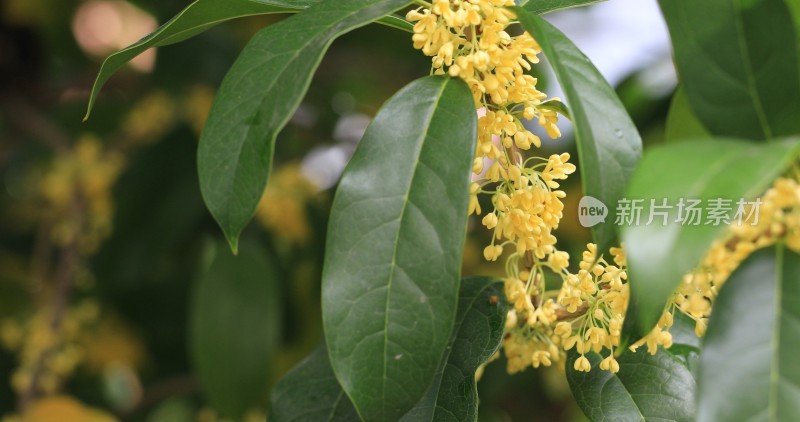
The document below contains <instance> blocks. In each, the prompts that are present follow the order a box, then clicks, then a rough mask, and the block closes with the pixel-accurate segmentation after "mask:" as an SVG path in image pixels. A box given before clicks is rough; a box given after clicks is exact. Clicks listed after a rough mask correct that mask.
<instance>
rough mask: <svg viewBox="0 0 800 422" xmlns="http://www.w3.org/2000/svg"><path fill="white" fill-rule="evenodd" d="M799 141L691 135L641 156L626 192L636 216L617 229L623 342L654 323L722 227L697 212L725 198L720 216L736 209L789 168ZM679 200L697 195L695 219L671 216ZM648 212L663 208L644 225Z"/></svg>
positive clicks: (675, 211) (628, 341)
mask: <svg viewBox="0 0 800 422" xmlns="http://www.w3.org/2000/svg"><path fill="white" fill-rule="evenodd" d="M797 144H798V143H797V140H796V139H793V140H786V141H781V142H775V143H770V144H763V145H762V144H752V143H748V142H744V141H733V140H706V141H692V140H689V141H686V142H681V143H677V144H671V145H665V146H662V147H658V148H654V149H652V150H650V151H649V152H648V154H646V155H645V157H644V159H643V160H642V162H641V164H640V165H639V167H638V168H637V170H636V173H635V174H634V177H633V178H632V179H631V182H630V185H629V187H628V192H627V199H629V200H634V199H636V200H642V202H641V203H638V204H637V208H638V209H640V211H639V214H640V219H639V221H638V224H637V223H636V222H635V221H633V224H630V223H631V221H630V220H629V221H626V222H625V223H626V224H625V225H622V227H621V230H622V241H623V243H624V244H625V249H626V253H627V257H628V277H629V278H628V279H629V280H630V288H631V290H630V292H631V293H630V294H631V300H630V303H629V305H628V311H627V315H626V317H625V324H624V325H623V329H622V347H624V346H625V345H627V344H630V342H632V341H635V340H637V339H639V338H641V337H643V336H644V335H646V334H647V333H648V332H649V331H650V329H651V328H652V327H654V326H655V324H656V322H657V321H658V318H659V317H660V316H661V313H662V310H663V308H664V305H665V304H666V303H667V300H668V299H669V297H670V296H671V295H672V292H673V291H674V290H675V288H676V287H677V286H678V283H680V280H681V277H682V276H683V275H684V274H685V273H687V272H689V271H690V270H691V269H692V268H694V267H695V266H696V265H697V264H698V263H699V262H700V260H701V259H702V257H703V255H704V254H705V252H706V250H707V249H708V247H709V246H710V245H711V243H712V241H713V240H714V239H715V238H716V237H717V236H718V235H719V234H720V233H721V231H722V230H723V229H724V228H725V224H714V221H713V220H711V221H710V220H709V219H708V215H707V214H706V213H705V212H704V211H702V210H703V209H705V208H707V207H711V205H710V204H709V202H708V201H709V200H712V199H717V198H721V199H724V200H730V201H731V203H730V204H728V208H729V209H730V211H728V212H726V213H724V214H725V215H727V216H729V217H730V216H732V215H734V213H735V211H736V209H737V206H736V203H737V202H738V201H739V200H740V199H752V198H754V197H756V196H758V195H760V194H761V193H762V192H763V191H764V190H765V189H766V188H767V187H768V186H769V185H770V184H771V183H772V181H773V180H774V179H775V178H776V177H777V176H778V175H780V174H781V173H782V172H783V171H784V170H785V169H786V168H787V167H788V166H789V164H790V163H791V162H792V160H793V159H795V157H796V156H797V151H798V148H797ZM681 199H683V200H684V203H685V204H688V201H689V200H700V201H701V203H700V204H698V205H697V207H696V208H698V209H700V210H701V216H700V221H699V224H689V223H688V221H687V223H686V224H683V223H681V222H676V220H677V219H678V210H679V207H678V204H679V203H680V200H681ZM664 201H666V205H667V207H669V208H663V209H653V208H652V207H651V206H652V205H653V202H655V205H656V206H661V205H664ZM629 205H630V204H629ZM630 209H631V210H632V209H633V207H632V205H631V207H630ZM653 210H654V211H657V212H658V213H662V212H667V213H668V214H667V215H666V217H664V216H662V215H660V214H658V213H656V214H652V216H653V217H654V218H653V220H652V221H651V222H650V224H647V222H648V220H650V218H649V217H650V216H651V211H653ZM627 214H628V215H627V216H626V217H630V216H633V215H634V213H633V212H628V213H627ZM684 214H685V215H684V216H686V213H684ZM632 220H635V219H632ZM689 221H691V220H689ZM665 222H666V224H665ZM718 222H719V221H718ZM620 223H622V221H620Z"/></svg>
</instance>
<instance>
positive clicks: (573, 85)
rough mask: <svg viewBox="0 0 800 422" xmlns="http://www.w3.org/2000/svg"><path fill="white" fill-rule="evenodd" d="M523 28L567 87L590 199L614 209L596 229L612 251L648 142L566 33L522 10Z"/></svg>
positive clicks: (597, 237) (596, 235) (594, 234)
mask: <svg viewBox="0 0 800 422" xmlns="http://www.w3.org/2000/svg"><path fill="white" fill-rule="evenodd" d="M516 11H517V16H518V18H519V21H520V23H522V26H523V27H524V28H525V29H526V30H527V31H528V32H529V33H530V34H531V35H533V37H534V38H535V39H536V40H537V41H538V42H539V44H541V46H542V50H543V51H544V54H545V56H547V60H548V61H549V62H550V64H551V65H552V66H553V70H554V71H555V73H556V76H557V77H558V81H559V82H560V83H561V87H562V89H563V90H564V95H565V96H566V102H567V105H569V108H570V111H571V112H572V122H573V123H574V125H575V138H576V141H577V144H578V156H579V159H580V174H581V180H582V181H583V190H584V194H586V195H588V196H592V197H594V198H597V199H598V200H600V201H601V202H603V203H605V204H607V205H609V209H608V211H609V212H608V217H607V219H606V222H605V223H602V224H598V225H596V226H594V227H592V237H593V239H594V241H595V243H597V245H598V247H599V248H600V249H601V250H605V249H606V248H607V247H609V246H611V245H612V243H613V242H614V239H615V237H616V231H615V228H614V225H613V224H609V220H610V221H612V222H613V221H614V218H615V213H616V209H615V207H613V206H610V204H616V203H617V200H618V199H620V198H622V196H623V195H624V193H625V186H626V185H627V184H628V179H629V178H630V176H631V174H632V173H633V169H634V167H635V166H636V163H637V162H638V161H639V158H640V157H641V154H642V139H641V137H640V136H639V132H637V130H636V126H634V124H633V121H631V118H630V116H628V113H627V112H626V111H625V107H624V106H623V105H622V102H620V100H619V97H617V94H616V93H615V92H614V89H613V88H612V87H611V86H610V85H609V84H608V82H607V81H606V80H605V79H603V76H602V75H601V74H600V72H598V71H597V69H596V68H595V67H594V66H593V65H592V63H591V62H590V61H589V59H588V58H587V57H586V56H585V55H583V53H581V51H580V50H578V48H577V47H576V46H575V44H573V43H572V42H571V41H570V40H569V39H568V38H567V37H566V36H565V35H564V34H563V33H561V31H559V30H558V29H556V28H555V27H554V26H553V25H551V24H550V23H548V22H546V21H545V20H543V19H541V18H539V17H537V16H534V15H532V14H531V13H529V12H527V11H525V10H524V9H522V8H519V7H518V8H516Z"/></svg>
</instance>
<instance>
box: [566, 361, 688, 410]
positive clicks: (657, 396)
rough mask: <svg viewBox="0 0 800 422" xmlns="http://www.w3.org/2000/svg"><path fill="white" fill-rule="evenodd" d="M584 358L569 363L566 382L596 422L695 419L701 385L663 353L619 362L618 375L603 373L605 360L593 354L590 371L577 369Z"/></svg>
mask: <svg viewBox="0 0 800 422" xmlns="http://www.w3.org/2000/svg"><path fill="white" fill-rule="evenodd" d="M579 356H580V355H579V354H578V353H577V352H576V351H575V349H573V350H571V351H570V352H569V354H568V358H567V364H566V369H567V381H568V382H569V386H570V388H571V389H572V394H573V395H574V396H575V400H576V401H577V402H578V406H580V408H581V410H583V412H584V413H585V414H586V416H587V417H588V418H589V419H590V420H591V421H592V422H604V421H608V422H617V421H655V420H658V421H680V422H683V421H685V422H693V421H694V420H695V418H694V415H695V406H694V401H695V390H696V388H697V387H696V384H695V380H694V378H693V377H692V374H691V372H690V371H689V368H687V367H686V366H685V365H684V364H683V362H681V360H680V359H679V358H677V357H675V356H673V355H672V354H670V353H668V352H667V351H665V350H663V349H659V350H658V352H657V353H656V354H655V355H651V354H650V353H647V351H645V350H640V351H638V352H636V353H632V352H626V353H624V354H623V355H622V356H620V357H619V358H617V361H618V362H619V368H620V369H619V372H618V373H616V374H612V373H611V372H608V371H604V370H601V369H600V368H599V367H598V365H599V363H600V361H601V360H602V356H600V355H599V354H597V353H594V352H590V353H587V354H586V358H587V359H589V362H590V363H591V364H592V370H591V372H580V371H576V370H575V369H574V367H573V365H574V363H575V360H576V359H577V358H578V357H579Z"/></svg>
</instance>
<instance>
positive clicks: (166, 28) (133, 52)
mask: <svg viewBox="0 0 800 422" xmlns="http://www.w3.org/2000/svg"><path fill="white" fill-rule="evenodd" d="M315 1H318V0H296V1H282V0H226V1H218V0H196V1H195V2H194V3H192V4H190V5H189V6H187V7H186V8H185V9H183V10H182V11H181V12H180V13H178V14H177V15H175V17H173V18H172V19H170V20H169V21H168V22H167V23H165V24H163V25H161V26H160V27H159V28H158V29H156V30H155V31H153V32H152V33H150V34H149V35H147V36H146V37H144V38H142V39H141V40H139V41H137V42H136V43H134V44H131V45H130V46H128V47H126V48H124V49H122V50H120V51H118V52H116V53H114V54H112V55H110V56H108V58H106V59H105V61H103V64H102V65H101V66H100V72H98V74H97V79H96V80H95V81H94V86H93V87H92V93H91V95H90V96H89V106H88V108H87V110H86V117H84V120H86V119H88V118H89V114H90V113H91V112H92V108H93V107H94V103H95V101H96V100H97V95H98V94H99V92H100V90H101V89H102V88H103V85H104V84H105V83H106V81H108V79H109V78H110V77H111V75H113V74H114V73H115V72H116V71H117V70H119V69H120V68H121V67H122V66H124V65H125V64H126V63H128V62H129V61H131V60H132V59H133V58H134V57H136V56H138V55H139V54H142V52H144V51H145V50H147V49H149V48H152V47H161V46H165V45H170V44H175V43H178V42H181V41H183V40H186V39H188V38H191V37H193V36H195V35H197V34H199V33H201V32H203V31H205V30H207V29H209V28H211V27H212V26H214V25H217V24H219V23H222V22H225V21H227V20H231V19H235V18H240V17H244V16H253V15H262V14H268V13H290V12H297V11H299V10H303V9H304V8H306V7H308V5H309V4H311V3H314V2H315Z"/></svg>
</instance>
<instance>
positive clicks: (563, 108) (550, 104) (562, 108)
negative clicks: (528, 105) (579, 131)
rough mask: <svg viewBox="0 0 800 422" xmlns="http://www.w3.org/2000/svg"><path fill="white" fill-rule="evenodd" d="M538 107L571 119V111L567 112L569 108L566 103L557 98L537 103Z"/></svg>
mask: <svg viewBox="0 0 800 422" xmlns="http://www.w3.org/2000/svg"><path fill="white" fill-rule="evenodd" d="M539 107H541V108H546V109H548V110H553V111H555V112H556V113H558V114H560V115H562V116H564V117H566V118H567V119H569V120H572V113H570V112H569V108H568V107H567V105H566V104H564V103H562V102H561V101H559V100H547V101H544V102H542V103H541V104H539Z"/></svg>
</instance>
